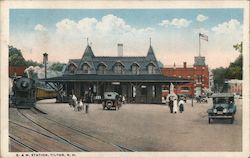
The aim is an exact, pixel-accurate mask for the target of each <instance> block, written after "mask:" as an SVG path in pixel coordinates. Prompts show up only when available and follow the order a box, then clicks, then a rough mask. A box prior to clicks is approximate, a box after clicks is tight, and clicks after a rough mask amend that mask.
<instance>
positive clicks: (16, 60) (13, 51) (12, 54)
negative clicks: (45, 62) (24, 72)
mask: <svg viewBox="0 0 250 158" xmlns="http://www.w3.org/2000/svg"><path fill="white" fill-rule="evenodd" d="M9 65H10V66H26V67H29V66H39V67H42V64H40V63H38V62H36V61H32V60H28V61H25V59H24V57H23V55H22V52H21V50H20V49H17V48H15V47H13V46H9Z"/></svg>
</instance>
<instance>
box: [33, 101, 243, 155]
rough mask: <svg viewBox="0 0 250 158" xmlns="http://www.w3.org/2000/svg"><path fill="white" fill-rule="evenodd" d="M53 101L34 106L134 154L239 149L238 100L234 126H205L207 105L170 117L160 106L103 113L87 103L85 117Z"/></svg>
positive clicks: (136, 106)
mask: <svg viewBox="0 0 250 158" xmlns="http://www.w3.org/2000/svg"><path fill="white" fill-rule="evenodd" d="M54 102H55V100H43V101H40V102H38V104H37V107H38V108H39V109H41V110H42V111H44V112H47V114H48V116H49V117H51V118H53V119H55V120H57V121H59V122H62V123H64V124H66V125H70V126H72V127H76V128H79V129H82V130H84V131H87V132H89V133H90V134H91V135H94V136H97V137H99V138H102V139H104V140H106V141H109V142H113V143H115V144H121V145H124V146H126V147H128V148H131V149H134V150H136V151H241V150H242V104H241V100H237V101H236V103H237V113H236V116H235V122H234V124H230V121H229V120H218V121H216V122H214V123H212V124H208V118H207V113H206V111H207V109H208V108H209V107H210V106H211V104H210V103H208V104H197V103H194V106H193V107H192V106H191V101H190V100H188V102H187V104H186V105H185V111H184V113H177V114H170V112H169V111H170V110H169V108H168V106H166V105H164V104H162V105H157V104H125V105H123V106H122V108H121V109H120V110H118V111H115V110H104V111H103V110H102V106H101V104H91V105H90V107H89V113H88V114H86V113H84V112H83V111H81V112H75V111H74V110H73V108H70V107H69V105H68V104H57V103H54ZM209 102H211V101H209ZM79 139H80V138H79Z"/></svg>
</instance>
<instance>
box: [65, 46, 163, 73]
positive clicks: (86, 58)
mask: <svg viewBox="0 0 250 158" xmlns="http://www.w3.org/2000/svg"><path fill="white" fill-rule="evenodd" d="M72 62H73V63H75V64H76V65H77V70H76V71H75V74H83V72H82V70H81V67H82V65H83V64H84V63H87V64H88V65H89V66H90V73H89V74H96V72H97V69H98V66H99V65H100V64H104V65H105V66H106V70H107V74H109V75H112V74H113V73H114V72H113V67H114V65H115V64H116V63H118V62H119V63H121V64H122V65H123V66H124V73H123V75H129V74H130V75H131V74H132V73H131V71H132V70H131V66H132V65H133V64H137V65H138V66H139V69H140V74H147V73H148V71H147V67H148V65H150V64H153V65H154V66H155V73H154V74H161V70H160V68H159V66H158V62H157V60H156V57H155V54H154V51H153V48H152V46H151V45H150V47H149V50H148V52H147V56H95V55H94V53H93V51H92V49H91V46H89V45H87V47H86V49H85V51H84V53H83V55H82V58H81V59H70V60H69V63H68V65H69V64H70V63H72ZM64 74H65V75H69V74H70V72H69V71H68V69H66V70H65V72H64ZM113 75H114V74H113Z"/></svg>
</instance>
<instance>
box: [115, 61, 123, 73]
mask: <svg viewBox="0 0 250 158" xmlns="http://www.w3.org/2000/svg"><path fill="white" fill-rule="evenodd" d="M123 69H124V66H123V65H122V64H121V63H120V62H117V63H116V64H115V65H114V73H115V74H123Z"/></svg>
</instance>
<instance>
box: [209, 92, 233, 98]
mask: <svg viewBox="0 0 250 158" xmlns="http://www.w3.org/2000/svg"><path fill="white" fill-rule="evenodd" d="M211 97H212V98H220V97H234V94H232V93H214V94H213V95H212V96H211Z"/></svg>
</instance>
